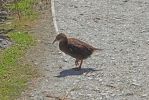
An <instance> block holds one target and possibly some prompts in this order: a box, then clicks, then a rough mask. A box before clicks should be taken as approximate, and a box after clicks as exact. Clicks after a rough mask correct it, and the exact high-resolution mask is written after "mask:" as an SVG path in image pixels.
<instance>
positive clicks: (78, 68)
mask: <svg viewBox="0 0 149 100" xmlns="http://www.w3.org/2000/svg"><path fill="white" fill-rule="evenodd" d="M79 61H81V62H80V64H79ZM82 63H83V60H76V61H75V64H76V65H79V67H76V68H73V69H74V70H76V71H79V70H80V69H81V66H82Z"/></svg>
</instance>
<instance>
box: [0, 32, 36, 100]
mask: <svg viewBox="0 0 149 100" xmlns="http://www.w3.org/2000/svg"><path fill="white" fill-rule="evenodd" d="M9 36H10V38H11V39H12V40H13V41H15V45H13V46H12V47H10V48H7V49H6V50H4V51H2V52H1V53H0V63H1V64H0V100H14V98H16V97H17V96H19V95H20V93H21V92H22V90H24V89H25V87H26V86H27V82H28V81H29V80H30V79H31V78H33V77H36V76H38V73H37V70H36V69H35V68H33V66H31V65H29V64H25V63H23V62H21V58H22V57H23V56H24V54H25V53H26V51H27V49H28V48H29V47H30V46H31V45H33V44H34V39H33V38H32V36H31V35H30V34H28V33H24V32H15V33H10V34H9Z"/></svg>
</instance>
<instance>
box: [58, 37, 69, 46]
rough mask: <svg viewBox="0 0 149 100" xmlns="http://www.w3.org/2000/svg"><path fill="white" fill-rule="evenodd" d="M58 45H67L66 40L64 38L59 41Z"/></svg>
mask: <svg viewBox="0 0 149 100" xmlns="http://www.w3.org/2000/svg"><path fill="white" fill-rule="evenodd" d="M60 44H61V45H67V44H68V39H67V38H64V39H62V40H61V41H60Z"/></svg>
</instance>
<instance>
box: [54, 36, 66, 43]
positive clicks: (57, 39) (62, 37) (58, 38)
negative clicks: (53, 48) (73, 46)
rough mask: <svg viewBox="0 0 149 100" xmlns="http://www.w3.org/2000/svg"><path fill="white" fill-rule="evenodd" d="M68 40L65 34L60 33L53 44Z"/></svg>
mask: <svg viewBox="0 0 149 100" xmlns="http://www.w3.org/2000/svg"><path fill="white" fill-rule="evenodd" d="M65 39H67V36H66V35H65V34H64V33H60V34H58V35H57V36H56V38H55V40H54V41H53V44H54V43H55V42H56V41H59V42H60V41H63V40H65Z"/></svg>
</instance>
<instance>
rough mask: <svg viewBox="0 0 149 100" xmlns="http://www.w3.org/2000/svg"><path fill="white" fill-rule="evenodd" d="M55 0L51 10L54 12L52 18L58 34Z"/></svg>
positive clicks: (52, 1)
mask: <svg viewBox="0 0 149 100" xmlns="http://www.w3.org/2000/svg"><path fill="white" fill-rule="evenodd" d="M54 1H55V0H51V12H52V20H53V24H54V28H55V32H56V33H57V34H58V33H59V32H58V26H57V22H56V15H55V3H54Z"/></svg>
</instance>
